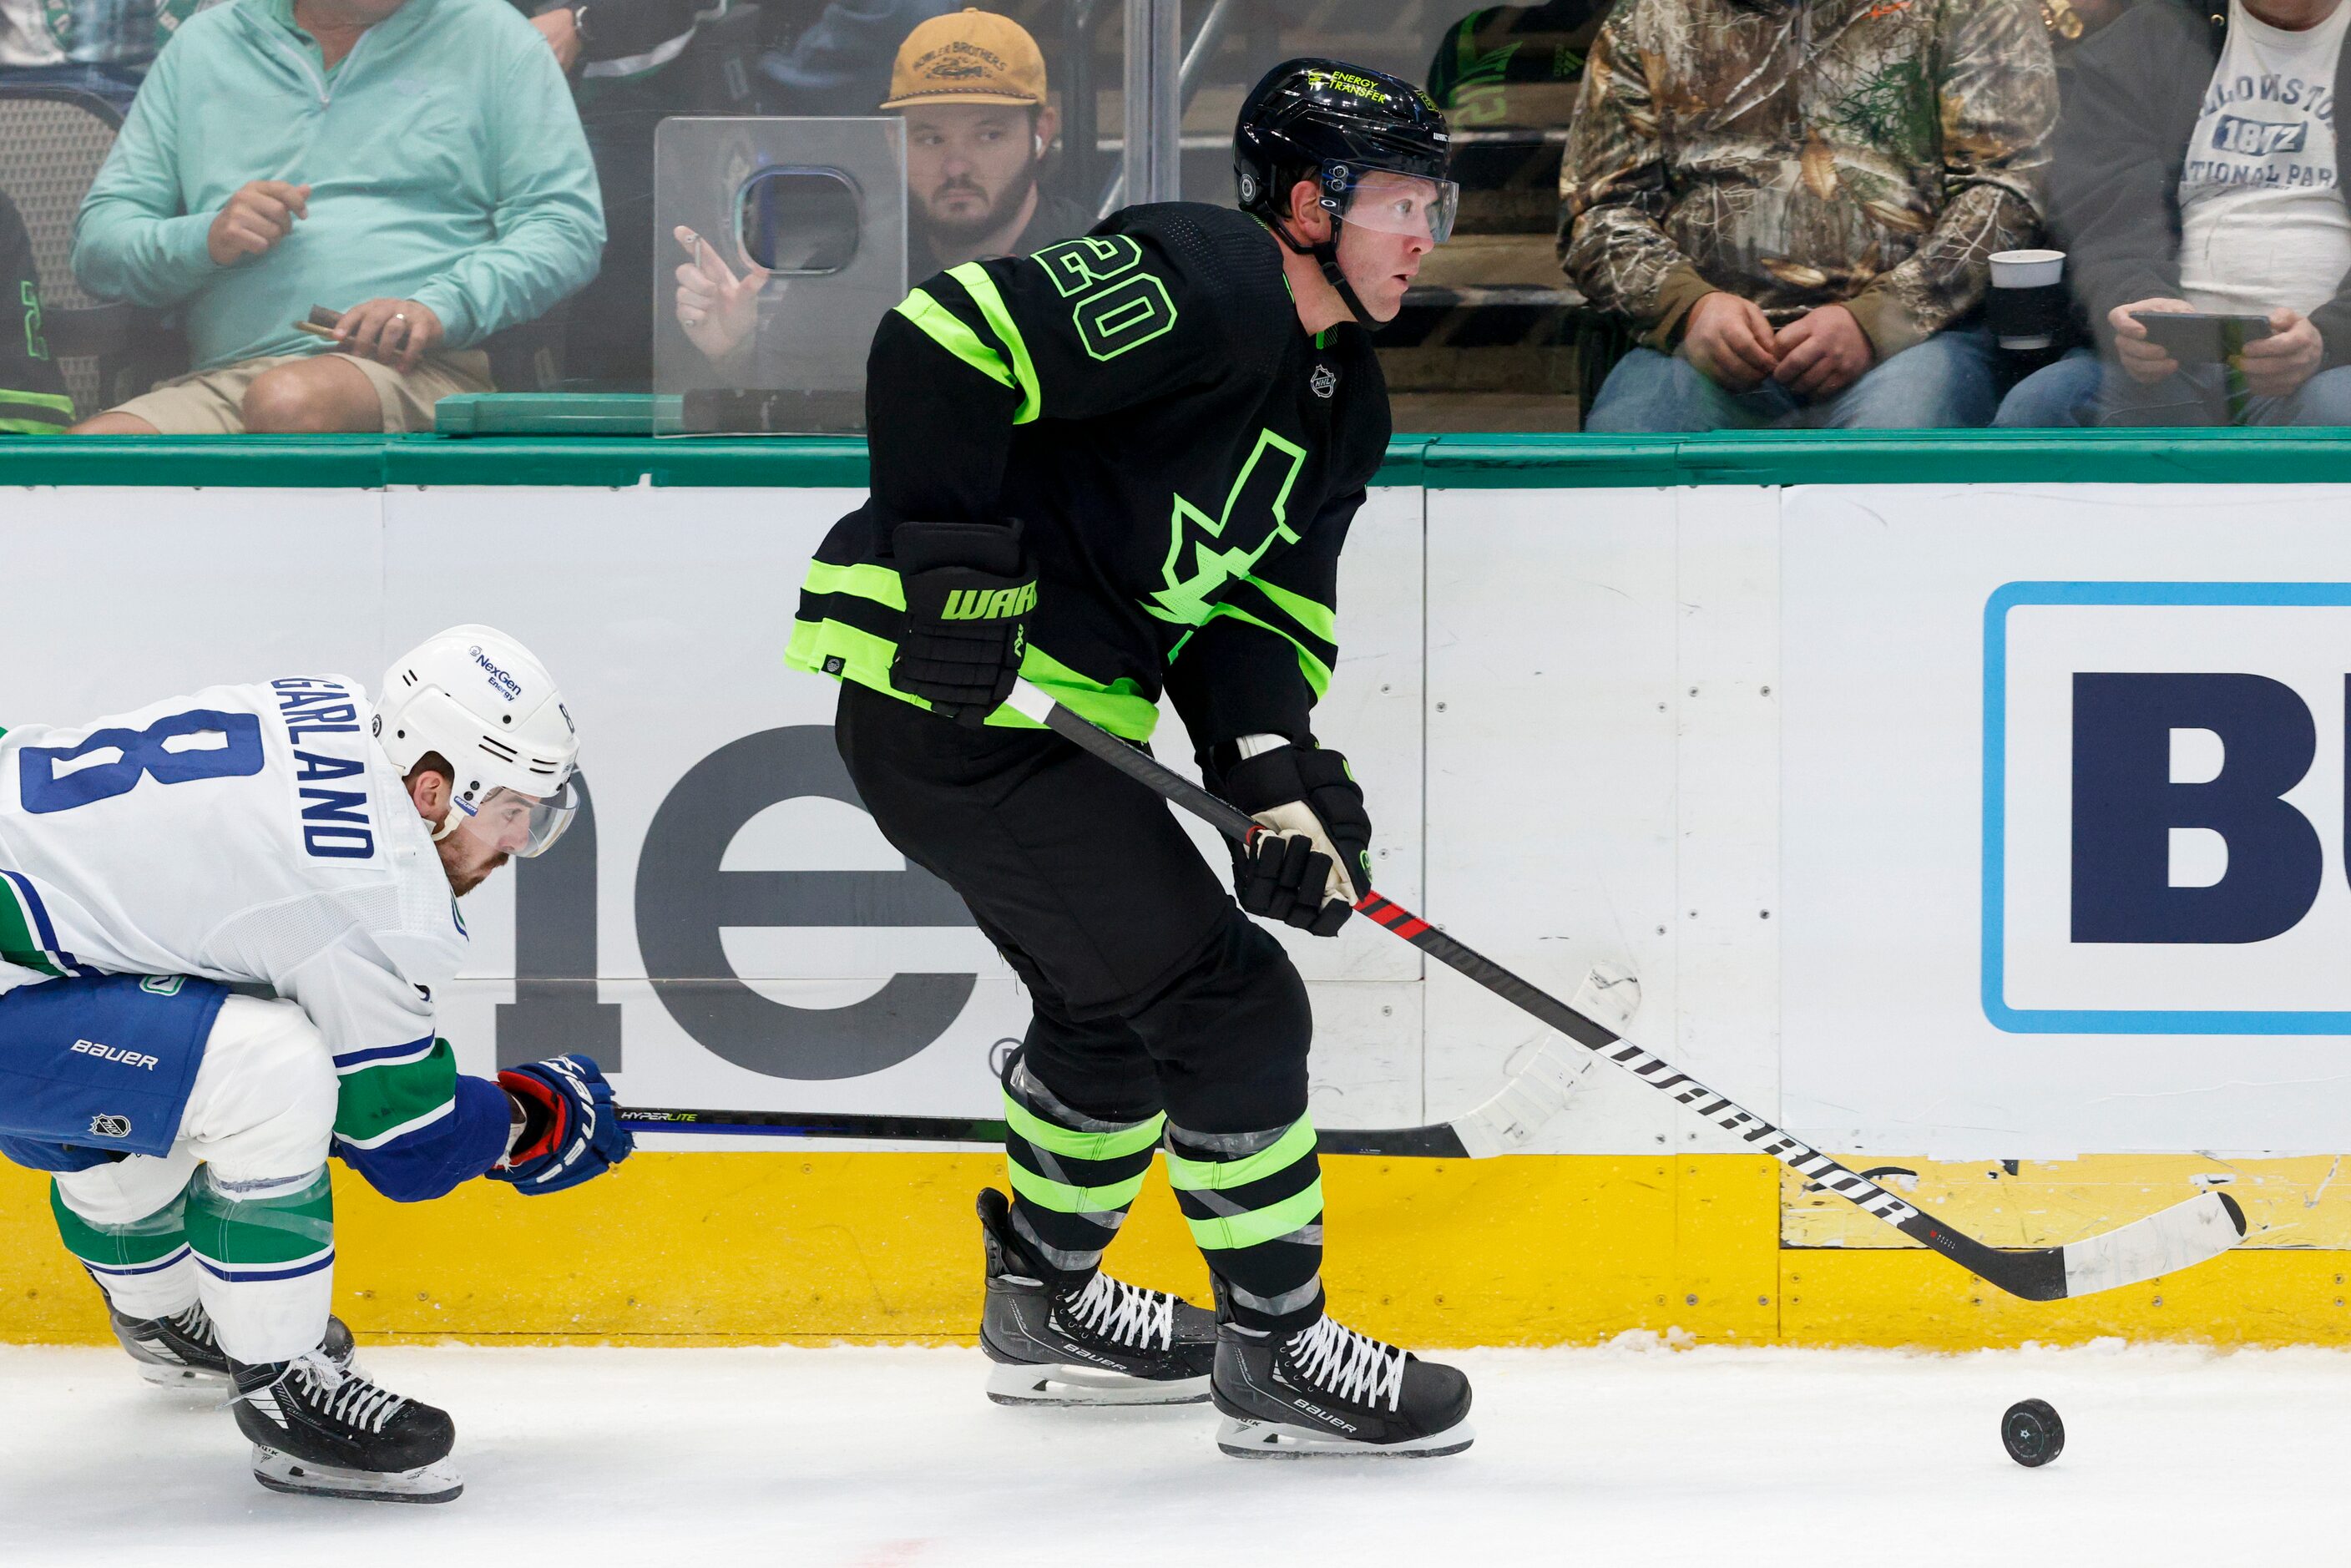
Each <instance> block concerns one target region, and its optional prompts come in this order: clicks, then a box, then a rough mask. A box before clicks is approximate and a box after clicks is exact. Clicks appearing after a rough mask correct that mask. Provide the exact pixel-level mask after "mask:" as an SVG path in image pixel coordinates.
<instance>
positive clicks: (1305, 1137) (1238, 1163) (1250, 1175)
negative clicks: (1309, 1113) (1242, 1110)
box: [1167, 1116, 1314, 1192]
mask: <svg viewBox="0 0 2351 1568" xmlns="http://www.w3.org/2000/svg"><path fill="white" fill-rule="evenodd" d="M1313 1152H1314V1124H1313V1123H1312V1121H1311V1120H1310V1119H1308V1118H1307V1117H1304V1116H1301V1117H1300V1118H1298V1120H1297V1121H1295V1122H1292V1123H1291V1124H1290V1131H1288V1132H1287V1133H1284V1134H1281V1136H1280V1138H1277V1139H1276V1140H1274V1142H1273V1143H1272V1144H1270V1145H1268V1146H1266V1147H1265V1148H1262V1149H1259V1151H1258V1152H1257V1153H1255V1154H1253V1155H1244V1156H1243V1157H1241V1158H1240V1159H1238V1160H1187V1159H1186V1158H1185V1157H1184V1156H1183V1155H1178V1154H1176V1153H1175V1151H1174V1150H1172V1149H1171V1150H1169V1151H1168V1155H1167V1180H1168V1181H1169V1183H1170V1184H1172V1185H1173V1186H1175V1187H1176V1188H1177V1189H1178V1190H1179V1191H1184V1192H1229V1191H1230V1190H1232V1189H1233V1188H1234V1187H1237V1186H1249V1183H1251V1182H1253V1181H1263V1180H1264V1179H1265V1178H1266V1177H1268V1176H1277V1175H1279V1174H1280V1173H1281V1172H1282V1171H1285V1170H1288V1169H1289V1168H1290V1166H1294V1165H1296V1164H1297V1163H1298V1162H1299V1161H1300V1160H1302V1159H1304V1158H1305V1157H1306V1156H1307V1155H1311V1154H1312V1153H1313Z"/></svg>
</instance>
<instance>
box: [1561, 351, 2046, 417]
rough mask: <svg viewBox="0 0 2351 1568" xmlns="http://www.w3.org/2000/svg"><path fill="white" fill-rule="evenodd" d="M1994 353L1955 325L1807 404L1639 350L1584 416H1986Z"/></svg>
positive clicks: (1995, 391)
mask: <svg viewBox="0 0 2351 1568" xmlns="http://www.w3.org/2000/svg"><path fill="white" fill-rule="evenodd" d="M1999 354H2000V350H1999V349H1998V348H1997V347H1996V346H1995V345H1994V344H1993V342H1992V337H1991V332H1990V331H1989V330H1987V329H1984V328H1982V327H1974V326H1970V327H1955V328H1952V329H1949V330H1948V331H1943V332H1938V333H1936V334H1935V335H1934V336H1933V337H1931V338H1929V339H1928V340H1926V341H1925V342H1923V343H1920V344H1918V345H1917V347H1915V348H1909V349H1905V350H1902V351H1901V352H1900V353H1898V354H1895V355H1893V356H1891V357H1890V358H1887V359H1886V360H1882V361H1879V362H1878V363H1877V364H1876V365H1874V366H1872V367H1871V368H1870V369H1869V370H1868V371H1865V372H1864V373H1863V375H1862V376H1861V378H1860V379H1859V380H1857V381H1855V382H1854V383H1853V384H1852V385H1851V386H1849V387H1847V388H1845V389H1844V391H1843V392H1834V393H1831V394H1830V395H1829V396H1827V397H1823V398H1813V399H1811V400H1809V401H1807V400H1806V399H1803V398H1800V397H1798V396H1796V395H1795V394H1794V393H1793V392H1790V391H1788V389H1787V388H1785V387H1783V386H1782V385H1781V384H1780V383H1779V382H1769V381H1767V382H1764V383H1763V384H1762V385H1761V386H1760V387H1758V388H1756V389H1755V390H1754V391H1753V392H1732V391H1730V390H1729V388H1727V387H1724V386H1721V385H1719V384H1718V383H1717V382H1714V381H1713V380H1711V379H1710V378H1708V376H1707V374H1706V373H1705V372H1704V371H1700V370H1699V369H1698V367H1697V366H1695V365H1693V364H1691V363H1690V362H1689V361H1687V360H1686V359H1683V358H1682V357H1681V356H1680V355H1678V354H1661V353H1659V352H1657V351H1656V350H1655V349H1635V350H1633V351H1632V352H1631V353H1629V354H1627V355H1625V357H1624V358H1623V359H1621V360H1619V361H1616V368H1615V369H1614V370H1612V371H1609V372H1608V379H1607V381H1605V382H1603V383H1602V384H1601V388H1600V395H1599V396H1598V397H1596V398H1594V399H1593V400H1592V409H1591V412H1590V413H1587V414H1585V416H1584V420H1583V428H1584V429H1586V430H1589V431H1599V432H1608V433H1612V434H1635V433H1638V432H1642V431H1668V430H1759V429H1760V430H1938V429H1950V428H1953V427H1959V426H1975V425H1980V424H1988V423H1991V416H1992V413H1993V411H1994V410H1995V409H1997V408H1998V407H1999V405H2000V359H1999Z"/></svg>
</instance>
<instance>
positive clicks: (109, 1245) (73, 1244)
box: [49, 1180, 188, 1269]
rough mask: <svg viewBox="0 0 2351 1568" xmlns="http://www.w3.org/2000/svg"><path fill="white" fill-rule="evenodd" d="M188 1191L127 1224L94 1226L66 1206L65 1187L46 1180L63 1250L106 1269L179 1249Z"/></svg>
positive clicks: (184, 1229) (165, 1255) (136, 1264)
mask: <svg viewBox="0 0 2351 1568" xmlns="http://www.w3.org/2000/svg"><path fill="white" fill-rule="evenodd" d="M187 1197H188V1195H187V1193H186V1191H185V1190H184V1189H183V1191H181V1192H180V1193H178V1194H176V1195H175V1196H174V1197H172V1201H171V1202H169V1203H167V1204H165V1205H164V1206H163V1207H161V1208H159V1209H157V1210H156V1211H155V1212H154V1213H152V1214H151V1215H149V1216H147V1218H144V1219H134V1220H132V1221H131V1223H130V1224H128V1225H94V1224H92V1223H91V1222H90V1221H89V1220H87V1219H84V1218H82V1217H81V1216H80V1215H78V1214H76V1213H75V1212H74V1211H73V1210H72V1209H70V1208H68V1207H66V1198H65V1192H64V1190H63V1189H62V1188H61V1187H59V1186H57V1183H56V1182H55V1181H54V1180H52V1181H51V1182H50V1183H49V1212H50V1213H51V1214H53V1215H55V1216H57V1238H58V1239H60V1240H62V1241H63V1242H64V1243H65V1244H66V1250H67V1251H68V1252H70V1253H72V1254H73V1255H74V1256H75V1257H77V1258H78V1259H80V1260H82V1261H83V1262H85V1263H96V1264H98V1265H99V1267H101V1268H106V1269H135V1268H138V1267H139V1266H140V1265H141V1264H142V1263H153V1262H158V1261H160V1260H162V1259H165V1258H168V1257H170V1256H171V1255H172V1253H173V1252H175V1251H177V1250H179V1249H180V1246H181V1244H182V1243H183V1242H184V1241H186V1240H187V1239H188V1234H187V1224H186V1217H187Z"/></svg>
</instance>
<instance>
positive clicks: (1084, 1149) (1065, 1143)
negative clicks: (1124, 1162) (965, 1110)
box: [1004, 1090, 1167, 1160]
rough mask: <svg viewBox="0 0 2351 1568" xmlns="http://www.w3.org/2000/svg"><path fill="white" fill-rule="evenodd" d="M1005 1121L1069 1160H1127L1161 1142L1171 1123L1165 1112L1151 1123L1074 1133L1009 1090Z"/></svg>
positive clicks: (1035, 1141)
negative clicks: (1032, 1108) (1166, 1128)
mask: <svg viewBox="0 0 2351 1568" xmlns="http://www.w3.org/2000/svg"><path fill="white" fill-rule="evenodd" d="M1004 1120H1005V1123H1006V1124H1007V1125H1008V1126H1009V1127H1010V1128H1011V1129H1012V1130H1013V1131H1014V1132H1016V1133H1018V1134H1020V1135H1021V1136H1022V1137H1024V1138H1026V1139H1028V1140H1029V1142H1030V1143H1032V1144H1034V1145H1037V1146H1038V1147H1039V1148H1040V1149H1042V1150H1044V1151H1045V1152H1046V1153H1047V1154H1050V1155H1061V1157H1062V1158H1063V1159H1065V1160H1115V1159H1123V1158H1124V1157H1125V1156H1126V1155H1132V1154H1136V1153H1139V1152H1141V1151H1142V1150H1144V1149H1147V1148H1149V1147H1151V1145H1154V1144H1155V1143H1157V1142H1158V1141H1159V1130H1160V1129H1161V1128H1162V1127H1165V1125H1166V1124H1167V1117H1166V1114H1165V1113H1164V1112H1163V1113H1161V1114H1159V1115H1156V1116H1154V1117H1152V1118H1151V1119H1150V1120H1149V1121H1147V1122H1137V1123H1135V1124H1134V1125H1133V1126H1131V1127H1121V1128H1120V1129H1119V1130H1118V1131H1116V1132H1114V1133H1073V1132H1071V1130H1070V1129H1069V1128H1067V1127H1062V1126H1057V1125H1055V1124H1053V1123H1051V1122H1048V1121H1046V1120H1045V1119H1044V1118H1043V1117H1041V1116H1040V1115H1038V1114H1037V1113H1036V1112H1034V1111H1031V1110H1030V1109H1029V1107H1028V1106H1026V1105H1023V1104H1022V1103H1020V1102H1019V1101H1018V1100H1015V1099H1014V1098H1013V1097H1012V1093H1011V1091H1009V1090H1007V1091H1006V1092H1005V1095H1004Z"/></svg>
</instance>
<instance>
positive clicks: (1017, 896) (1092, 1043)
mask: <svg viewBox="0 0 2351 1568" xmlns="http://www.w3.org/2000/svg"><path fill="white" fill-rule="evenodd" d="M834 733H835V738H836V740H837V741H838V743H839V745H840V747H841V758H842V760H843V761H845V762H846V763H847V764H848V765H849V775H850V778H851V779H852V780H853V781H854V782H855V784H856V786H857V790H858V793H859V794H860V795H861V796H862V797H863V799H864V801H865V805H866V809H867V810H870V811H872V813H873V820H874V821H876V822H877V823H879V824H880V825H881V828H882V831H883V835H884V836H885V837H887V838H888V839H889V841H890V842H891V843H892V844H893V845H894V846H895V847H896V848H897V849H898V851H899V852H901V853H902V854H904V856H905V857H906V858H907V859H908V860H910V861H912V862H914V863H915V864H916V865H919V866H922V867H923V868H924V869H925V870H927V871H929V872H931V873H933V874H934V875H935V876H937V877H938V878H939V879H940V880H942V881H944V882H945V883H947V885H948V886H950V887H952V888H954V889H955V890H956V893H957V894H960V895H962V898H963V901H964V903H965V904H967V905H968V906H969V907H970V909H971V913H972V916H973V918H974V919H975V920H977V922H978V924H979V926H980V928H981V929H982V930H983V931H985V932H986V933H987V936H988V938H989V939H990V940H991V941H993V942H994V943H995V944H996V946H997V948H998V951H1000V952H1001V953H1002V954H1003V955H1004V956H1005V960H1006V961H1007V962H1008V963H1009V964H1010V965H1011V966H1012V967H1013V970H1014V972H1015V973H1017V974H1018V975H1019V977H1020V978H1021V980H1022V981H1023V983H1025V984H1026V985H1027V986H1028V988H1029V997H1030V999H1031V1001H1032V1002H1033V1004H1034V1007H1035V1009H1036V1011H1035V1017H1034V1019H1032V1020H1031V1022H1030V1024H1029V1033H1028V1038H1027V1040H1026V1042H1025V1043H1024V1044H1023V1046H1022V1048H1021V1049H1020V1051H1019V1052H1018V1053H1017V1054H1015V1056H1014V1057H1013V1059H1012V1061H1011V1062H1010V1063H1009V1064H1008V1067H1007V1069H1006V1073H1005V1085H1004V1089H1005V1106H1006V1109H1005V1114H1006V1118H1007V1120H1008V1122H1009V1123H1010V1125H1011V1130H1010V1132H1009V1133H1008V1135H1007V1137H1006V1140H1005V1145H1006V1154H1007V1155H1008V1163H1009V1166H1010V1170H1009V1175H1010V1177H1011V1182H1012V1190H1013V1199H1014V1201H1013V1206H1012V1222H1013V1225H1014V1227H1015V1228H1017V1229H1018V1230H1019V1232H1020V1235H1021V1238H1022V1239H1023V1240H1024V1241H1026V1242H1027V1243H1028V1245H1029V1249H1030V1250H1031V1251H1032V1252H1033V1253H1035V1254H1036V1256H1037V1259H1038V1260H1039V1261H1040V1263H1041V1264H1042V1265H1043V1266H1044V1267H1045V1268H1046V1269H1047V1270H1048V1271H1049V1272H1050V1273H1051V1274H1052V1276H1053V1278H1054V1281H1055V1282H1056V1283H1058V1284H1062V1285H1081V1284H1083V1283H1084V1282H1085V1281H1086V1280H1087V1279H1088V1278H1089V1277H1090V1276H1091V1275H1092V1273H1093V1271H1094V1270H1096V1269H1097V1268H1099V1267H1100V1265H1101V1262H1102V1249H1103V1248H1104V1247H1106V1246H1108V1245H1109V1243H1110V1240H1111V1239H1112V1238H1113V1236H1115V1235H1116V1234H1117V1233H1118V1228H1119V1224H1120V1222H1121V1221H1122V1220H1123V1219H1124V1218H1126V1211H1127V1207H1128V1206H1129V1205H1130V1204H1132V1203H1133V1202H1134V1197H1135V1194H1136V1193H1137V1192H1138V1191H1139V1190H1141V1188H1142V1186H1143V1177H1144V1172H1145V1171H1146V1170H1147V1169H1148V1168H1149V1167H1150V1165H1151V1155H1152V1152H1153V1150H1154V1149H1155V1148H1159V1147H1161V1146H1163V1145H1164V1146H1165V1150H1166V1155H1167V1173H1168V1180H1169V1183H1170V1185H1171V1186H1174V1187H1175V1197H1176V1201H1177V1202H1178V1204H1179V1205H1180V1206H1181V1207H1182V1208H1183V1211H1184V1217H1185V1218H1186V1221H1187V1222H1189V1224H1190V1226H1191V1228H1192V1236H1193V1239H1194V1240H1195V1241H1196V1242H1197V1243H1198V1244H1199V1247H1200V1250H1201V1252H1202V1253H1203V1255H1204V1256H1205V1257H1206V1258H1207V1262H1208V1267H1209V1269H1210V1270H1211V1271H1212V1272H1214V1273H1215V1275H1216V1276H1217V1281H1218V1282H1219V1284H1220V1285H1221V1286H1222V1287H1223V1294H1224V1297H1225V1300H1226V1302H1227V1304H1228V1307H1229V1308H1230V1310H1231V1312H1233V1314H1234V1316H1235V1317H1236V1318H1237V1319H1238V1321H1239V1322H1242V1323H1244V1324H1246V1325H1248V1326H1250V1327H1257V1328H1269V1329H1275V1330H1287V1329H1290V1328H1295V1327H1301V1326H1303V1325H1304V1324H1306V1323H1310V1322H1312V1321H1313V1320H1314V1319H1315V1317H1316V1316H1317V1315H1319V1314H1320V1313H1321V1312H1322V1281H1321V1278H1320V1270H1321V1268H1322V1171H1321V1167H1320V1166H1318V1164H1317V1163H1316V1160H1315V1155H1314V1129H1313V1126H1312V1124H1311V1123H1310V1122H1309V1121H1308V1120H1307V1116H1306V1052H1307V1047H1308V1045H1309V1043H1310V1042H1311V1040H1312V1036H1313V1019H1312V1017H1311V1014H1310V1013H1309V1012H1308V1010H1307V1006H1306V987H1305V984H1304V982H1303V981H1301V980H1300V978H1299V977H1298V971H1297V970H1296V969H1295V968H1293V967H1291V966H1290V959H1289V956H1287V955H1286V954H1284V953H1283V952H1282V950H1281V945H1280V943H1278V942H1276V941H1275V940H1274V939H1273V938H1272V937H1271V936H1268V935H1267V934H1266V933H1265V932H1264V931H1262V930H1260V929H1259V927H1258V926H1257V925H1254V924H1253V923H1252V922H1251V921H1250V920H1249V917H1248V916H1246V915H1243V914H1242V913H1241V912H1240V910H1239V908H1238V906H1236V905H1235V904H1234V903H1233V901H1232V898H1231V896H1230V894H1228V892H1227V891H1226V888H1225V884H1224V882H1223V880H1222V879H1221V878H1220V877H1219V876H1218V875H1217V873H1214V872H1211V871H1210V869H1209V868H1208V866H1207V864H1205V863H1204V862H1202V860H1201V858H1200V853H1199V852H1198V850H1196V848H1195V847H1194V846H1193V844H1192V841H1191V840H1189V839H1188V838H1186V836H1185V834H1184V832H1183V831H1182V830H1181V829H1180V828H1178V827H1177V826H1176V824H1175V818H1174V817H1173V816H1172V815H1170V813H1169V810H1168V808H1167V806H1166V804H1165V802H1164V801H1162V800H1160V799H1159V797H1158V796H1156V795H1155V794H1153V793H1152V792H1151V791H1150V790H1148V789H1144V787H1143V786H1142V785H1140V784H1138V783H1135V782H1134V780H1133V779H1128V778H1126V777H1125V776H1124V775H1123V774H1121V773H1119V772H1118V771H1116V770H1115V769H1113V768H1110V767H1107V766H1106V765H1104V764H1103V763H1102V762H1101V761H1099V760H1097V759H1096V758H1092V757H1088V756H1087V755H1086V754H1085V753H1084V752H1082V751H1080V750H1079V749H1078V748H1077V747H1074V746H1071V744H1070V743H1069V742H1068V741H1065V740H1063V739H1062V738H1061V737H1059V736H1056V735H1052V734H1050V733H1048V732H1045V731H1040V730H1028V729H1000V728H989V729H978V730H973V729H966V728H963V727H960V726H957V725H955V724H951V723H949V722H948V721H947V720H946V719H943V718H940V717H938V716H935V715H934V714H930V713H926V712H925V711H923V710H922V709H920V708H917V707H915V706H913V705H912V704H910V703H904V702H901V701H899V700H898V699H897V698H895V697H893V696H889V695H884V694H883V693H879V692H874V691H870V690H868V689H867V688H865V687H863V686H860V685H855V684H853V683H846V682H845V683H843V684H842V686H841V708H840V715H839V719H838V723H837V727H836V729H835V732H834Z"/></svg>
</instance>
